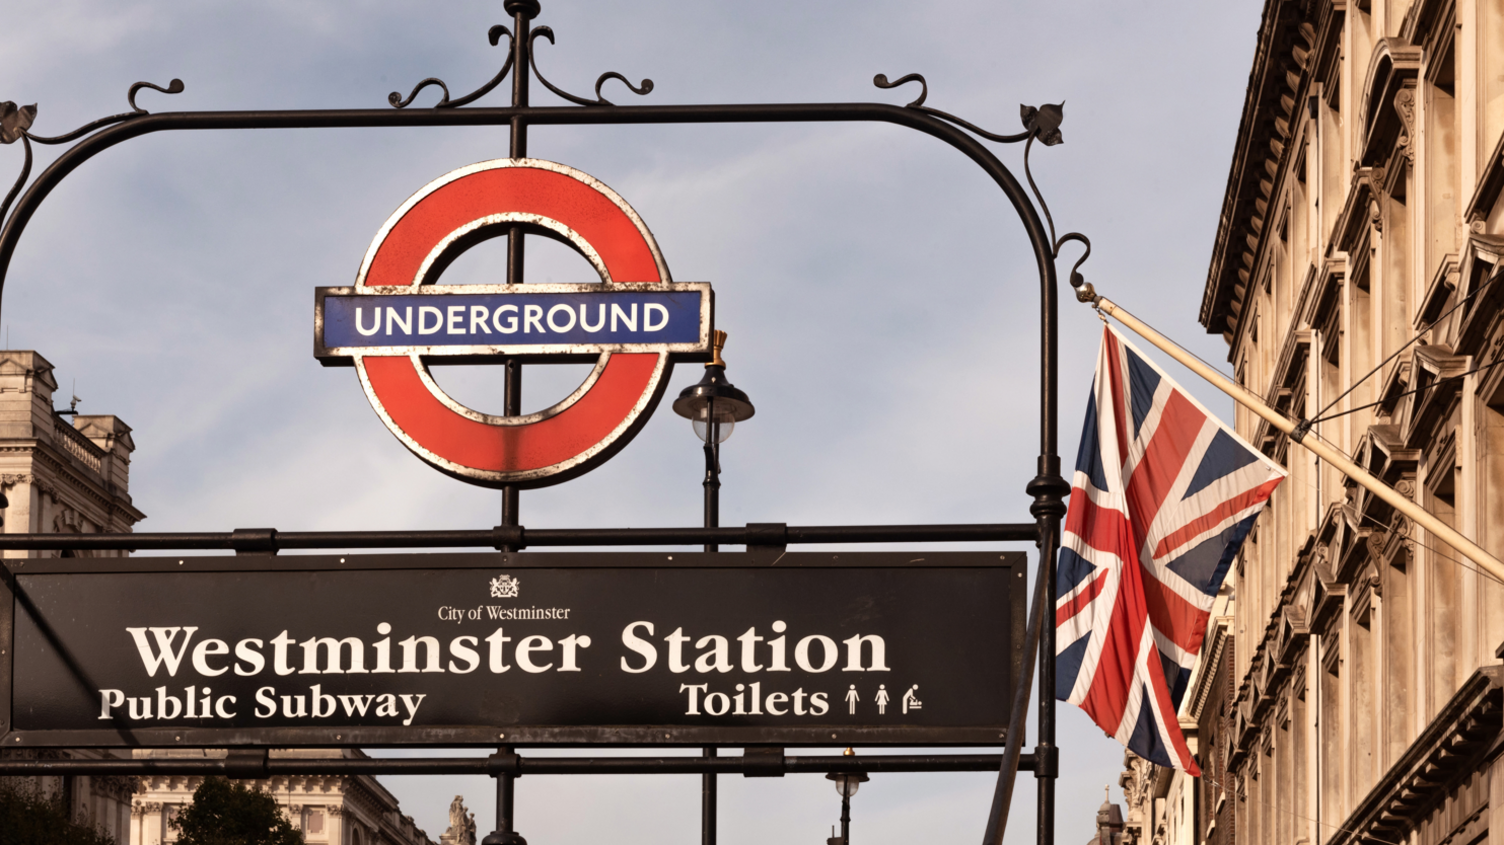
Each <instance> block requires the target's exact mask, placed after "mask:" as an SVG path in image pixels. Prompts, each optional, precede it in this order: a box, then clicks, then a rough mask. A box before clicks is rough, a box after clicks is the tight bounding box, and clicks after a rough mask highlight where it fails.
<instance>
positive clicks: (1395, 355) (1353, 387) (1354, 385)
mask: <svg viewBox="0 0 1504 845" xmlns="http://www.w3.org/2000/svg"><path fill="white" fill-rule="evenodd" d="M1499 275H1500V274H1499V273H1494V274H1493V275H1491V276H1489V277H1488V280H1487V281H1485V282H1484V283H1483V284H1481V285H1479V286H1478V287H1476V288H1474V289H1473V292H1472V293H1470V294H1468V295H1467V296H1464V297H1463V298H1461V299H1459V300H1457V301H1456V302H1455V303H1453V304H1452V307H1451V308H1448V309H1447V310H1446V311H1445V312H1444V313H1443V314H1442V315H1441V316H1440V317H1437V318H1436V319H1435V320H1433V321H1431V323H1430V325H1428V326H1427V327H1426V330H1425V331H1421V332H1417V333H1416V334H1415V336H1414V337H1412V338H1410V339H1409V340H1407V341H1405V343H1404V344H1403V345H1401V346H1400V348H1399V349H1396V350H1394V352H1393V353H1391V354H1390V355H1389V357H1388V358H1385V359H1384V360H1383V361H1380V362H1379V365H1378V366H1377V367H1374V368H1373V369H1372V370H1369V371H1368V373H1367V374H1366V375H1364V376H1363V377H1362V378H1360V379H1358V380H1357V381H1355V382H1353V383H1352V384H1350V385H1348V387H1347V389H1346V390H1344V391H1342V395H1341V396H1338V397H1337V398H1336V399H1333V400H1332V401H1331V402H1328V403H1327V405H1326V407H1325V408H1322V409H1321V410H1320V411H1318V412H1316V417H1317V418H1320V417H1321V416H1322V415H1324V414H1325V413H1326V412H1327V411H1330V410H1331V409H1332V407H1333V406H1334V405H1336V404H1337V403H1338V402H1341V401H1342V400H1343V399H1345V398H1347V395H1348V394H1349V393H1352V392H1353V391H1354V390H1357V389H1358V385H1360V384H1362V383H1363V382H1365V381H1367V380H1368V379H1370V378H1372V377H1373V375H1374V374H1375V373H1377V372H1379V371H1381V370H1383V369H1384V368H1385V367H1387V366H1389V362H1390V361H1393V360H1394V359H1396V358H1398V357H1399V356H1400V353H1402V352H1404V351H1405V350H1406V349H1409V348H1410V347H1411V345H1413V344H1414V343H1415V342H1416V341H1418V340H1420V339H1421V338H1422V337H1424V336H1425V334H1426V332H1427V331H1430V327H1431V326H1434V325H1436V324H1438V323H1440V322H1441V321H1442V320H1445V319H1446V318H1448V317H1450V316H1452V312H1453V311H1456V310H1457V309H1458V308H1461V307H1462V306H1463V305H1464V304H1466V303H1467V302H1468V301H1469V300H1471V299H1472V298H1473V297H1475V296H1477V295H1478V294H1480V293H1482V292H1483V291H1485V290H1487V289H1488V287H1489V285H1492V284H1493V283H1494V282H1495V281H1497V280H1498V278H1499ZM1315 421H1316V420H1314V419H1312V420H1303V422H1305V423H1306V424H1308V425H1309V424H1310V423H1313V422H1315Z"/></svg>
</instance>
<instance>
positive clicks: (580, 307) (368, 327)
mask: <svg viewBox="0 0 1504 845" xmlns="http://www.w3.org/2000/svg"><path fill="white" fill-rule="evenodd" d="M701 295H702V294H701V292H699V291H640V292H639V291H631V290H625V291H624V290H610V291H604V290H603V291H580V292H569V293H475V294H466V293H460V294H443V295H435V294H382V295H375V296H373V295H333V294H331V295H329V296H327V297H325V299H324V345H325V346H326V347H329V348H331V349H332V348H337V347H346V348H349V347H380V346H478V345H500V344H506V345H508V346H516V345H534V344H536V345H539V346H542V345H558V344H570V343H579V344H586V343H695V342H697V341H698V340H699V339H700V302H701Z"/></svg>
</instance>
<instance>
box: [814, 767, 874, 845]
mask: <svg viewBox="0 0 1504 845" xmlns="http://www.w3.org/2000/svg"><path fill="white" fill-rule="evenodd" d="M842 756H845V757H854V756H856V752H855V751H853V750H852V749H850V748H848V749H846V753H845V754H844V755H842ZM825 779H826V780H831V781H835V784H836V792H839V793H841V838H840V839H836V838H835V837H831V838H830V839H828V840H826V842H827V845H851V796H853V795H855V794H856V791H857V789H858V788H860V787H861V785H862V784H864V783H866V782H867V781H868V780H871V778H869V777H867V775H866V773H864V772H831V773H829V774H827V775H826V776H825Z"/></svg>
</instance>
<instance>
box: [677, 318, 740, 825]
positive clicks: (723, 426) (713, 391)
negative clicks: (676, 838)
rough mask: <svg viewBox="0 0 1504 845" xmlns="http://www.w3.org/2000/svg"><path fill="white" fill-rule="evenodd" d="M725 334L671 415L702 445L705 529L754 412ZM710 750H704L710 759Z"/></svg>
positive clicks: (705, 785)
mask: <svg viewBox="0 0 1504 845" xmlns="http://www.w3.org/2000/svg"><path fill="white" fill-rule="evenodd" d="M725 346H726V333H725V332H723V331H719V330H717V331H716V332H715V334H714V336H713V337H712V338H711V350H712V351H713V353H714V354H713V356H712V357H711V360H710V363H709V364H706V365H705V375H704V377H703V378H701V379H700V380H699V382H697V383H696V384H692V385H690V386H689V387H686V388H684V390H683V391H681V392H680V393H679V398H678V399H675V400H674V413H676V414H678V415H679V416H681V417H684V418H685V419H688V420H689V421H690V422H691V423H693V424H694V430H695V436H696V437H698V438H700V440H701V441H703V442H704V444H705V482H704V484H705V527H706V528H716V527H718V526H719V525H720V524H721V443H723V442H725V440H726V438H728V437H730V436H731V431H732V429H734V428H736V424H737V423H739V422H741V421H743V420H747V419H751V418H752V414H753V413H754V412H755V409H754V408H753V407H752V400H751V399H748V398H747V394H745V393H743V392H741V391H740V390H737V389H736V388H735V387H734V386H732V384H731V382H729V381H727V380H726V362H725V361H724V360H722V358H721V350H722V349H723V348H725ZM719 550H720V547H719V546H718V545H717V544H715V543H706V544H705V551H707V552H714V551H719ZM715 754H716V751H715V748H714V747H707V748H705V750H704V756H705V757H706V758H710V757H714V756H715ZM715 793H716V789H715V774H714V773H710V772H707V773H705V774H703V775H701V776H700V845H715V828H716V824H715V822H716V819H715V803H716V794H715Z"/></svg>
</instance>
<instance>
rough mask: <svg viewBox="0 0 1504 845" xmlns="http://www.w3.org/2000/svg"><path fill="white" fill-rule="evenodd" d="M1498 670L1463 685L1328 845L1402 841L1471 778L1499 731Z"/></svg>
mask: <svg viewBox="0 0 1504 845" xmlns="http://www.w3.org/2000/svg"><path fill="white" fill-rule="evenodd" d="M1501 681H1504V667H1501V666H1485V667H1483V668H1481V669H1478V670H1477V671H1475V672H1474V673H1473V674H1472V676H1471V677H1470V678H1468V679H1467V681H1466V682H1465V683H1463V685H1462V687H1461V689H1459V690H1458V691H1457V693H1456V694H1455V695H1453V696H1452V698H1451V700H1449V701H1448V702H1447V703H1446V704H1445V705H1443V706H1442V708H1441V711H1440V712H1439V713H1437V714H1436V716H1435V718H1433V719H1432V720H1431V723H1430V724H1429V725H1427V726H1426V729H1425V730H1424V731H1422V732H1421V735H1420V736H1419V737H1417V738H1416V740H1415V742H1413V743H1411V744H1410V747H1409V748H1408V749H1407V750H1406V751H1405V754H1404V756H1402V757H1400V759H1399V760H1397V761H1396V762H1395V764H1394V765H1393V766H1390V767H1389V771H1387V772H1385V773H1384V775H1383V777H1381V778H1380V779H1379V781H1378V782H1377V783H1376V784H1374V786H1373V788H1372V789H1371V790H1369V792H1368V795H1367V796H1365V797H1364V798H1363V800H1362V801H1360V802H1359V803H1358V806H1357V808H1356V809H1355V810H1354V811H1353V812H1352V814H1351V815H1349V816H1348V817H1347V819H1346V820H1345V821H1343V822H1342V823H1341V824H1340V825H1335V826H1333V828H1332V830H1333V833H1332V836H1331V838H1330V839H1328V840H1327V843H1328V845H1357V843H1361V842H1366V841H1387V842H1402V841H1405V840H1406V839H1407V837H1408V835H1409V833H1410V831H1412V830H1414V829H1416V828H1418V827H1419V826H1420V825H1421V824H1422V823H1423V822H1425V821H1426V820H1427V818H1428V817H1429V816H1430V815H1431V812H1432V810H1433V809H1434V808H1435V807H1436V806H1437V805H1438V804H1440V803H1441V802H1442V801H1444V800H1445V799H1446V797H1447V794H1448V793H1449V792H1451V791H1452V790H1453V789H1455V788H1456V787H1457V786H1458V785H1459V784H1461V783H1462V782H1463V781H1464V780H1466V779H1467V778H1470V777H1472V776H1474V775H1475V774H1476V773H1477V772H1478V771H1479V767H1480V765H1481V764H1482V761H1483V760H1484V759H1485V758H1487V757H1488V756H1489V754H1490V753H1491V751H1490V749H1491V748H1492V747H1493V746H1494V744H1495V741H1496V740H1497V739H1498V737H1499V735H1500V727H1501V725H1504V694H1501Z"/></svg>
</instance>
